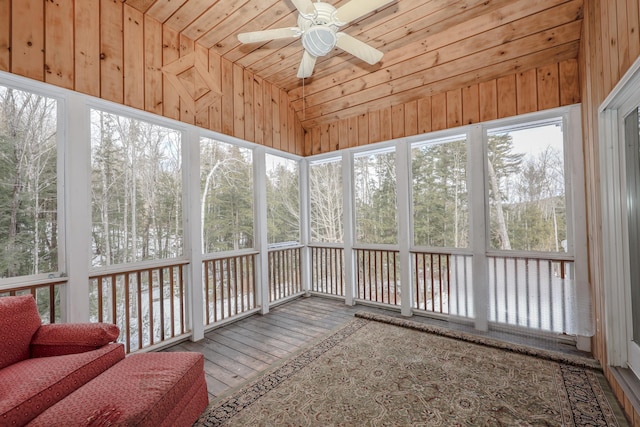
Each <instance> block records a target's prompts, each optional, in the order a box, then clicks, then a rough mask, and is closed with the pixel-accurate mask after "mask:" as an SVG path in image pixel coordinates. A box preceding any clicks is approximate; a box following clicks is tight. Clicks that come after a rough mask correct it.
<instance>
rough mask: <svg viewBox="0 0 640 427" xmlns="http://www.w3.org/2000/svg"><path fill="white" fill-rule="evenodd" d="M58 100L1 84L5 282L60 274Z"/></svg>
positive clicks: (0, 252) (0, 226)
mask: <svg viewBox="0 0 640 427" xmlns="http://www.w3.org/2000/svg"><path fill="white" fill-rule="evenodd" d="M57 114H58V112H57V101H55V100H54V99H51V98H47V97H44V96H41V95H37V94H34V93H30V92H26V91H22V90H17V89H12V88H9V87H3V86H0V210H1V213H0V278H9V277H18V276H29V275H35V274H42V273H53V272H57V271H58V270H59V268H60V266H59V265H58V250H59V248H60V245H61V241H60V240H61V239H60V237H61V236H59V235H58V233H59V218H58V203H57V200H58V170H57V161H58V148H57V139H56V138H57Z"/></svg>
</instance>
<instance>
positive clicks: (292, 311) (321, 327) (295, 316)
mask: <svg viewBox="0 0 640 427" xmlns="http://www.w3.org/2000/svg"><path fill="white" fill-rule="evenodd" d="M358 311H369V312H377V313H383V314H386V315H389V316H400V313H398V312H394V311H388V310H383V309H380V308H376V307H369V306H364V305H357V306H354V307H350V306H347V305H345V304H344V302H342V301H338V300H333V299H328V298H322V297H316V296H313V297H309V298H299V299H296V300H293V301H290V302H287V303H285V304H282V305H278V306H276V307H273V308H272V309H271V310H270V312H269V314H267V315H264V316H263V315H260V314H254V315H252V316H250V317H247V318H245V319H242V320H239V321H237V322H234V323H231V324H227V325H225V326H222V327H220V328H217V329H214V330H212V331H210V332H207V333H206V334H205V338H204V339H203V340H201V341H199V342H191V341H185V342H182V343H180V344H177V345H174V346H172V347H170V348H168V349H165V350H164V351H199V352H201V353H203V354H204V357H205V373H206V380H207V386H208V390H209V399H210V400H213V399H214V398H216V397H217V396H220V395H221V394H222V393H224V392H226V391H228V390H230V389H232V388H234V387H237V386H239V385H241V384H242V383H244V382H245V381H247V380H249V379H251V378H253V377H255V376H256V375H258V374H260V373H261V372H263V371H265V370H267V369H269V368H270V367H271V366H272V365H273V364H275V363H278V362H280V361H282V360H283V359H287V358H289V357H290V356H291V355H292V354H294V353H295V352H297V351H298V350H300V349H301V348H303V347H305V346H306V345H309V344H310V343H311V342H313V341H315V340H318V339H320V338H321V337H322V336H324V335H326V334H328V333H329V332H331V331H332V330H334V329H336V328H339V327H340V326H342V325H344V324H345V323H347V322H348V321H350V320H351V319H352V318H353V316H354V313H356V312H358ZM411 320H413V321H417V322H424V323H429V324H437V325H441V326H446V327H454V328H456V329H463V330H467V331H470V332H474V331H473V329H471V328H469V327H468V326H464V325H457V324H452V323H450V322H447V321H442V320H434V319H430V318H427V317H422V316H413V317H411ZM490 334H491V336H492V337H494V338H501V339H505V340H508V341H512V342H518V343H520V344H528V345H532V346H536V347H542V348H547V349H551V350H556V351H561V352H565V353H574V354H580V355H585V354H584V353H581V352H578V351H577V350H576V349H575V347H572V346H570V345H567V344H563V343H560V342H556V341H554V340H548V339H540V338H533V337H523V336H516V335H512V334H505V333H502V334H498V333H496V332H491V333H490Z"/></svg>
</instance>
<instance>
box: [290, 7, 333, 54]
mask: <svg viewBox="0 0 640 427" xmlns="http://www.w3.org/2000/svg"><path fill="white" fill-rule="evenodd" d="M314 7H315V13H314V14H313V15H311V14H309V15H303V14H300V15H299V17H298V26H299V27H300V29H301V30H302V31H303V33H302V46H304V48H305V49H306V50H307V52H309V53H310V54H311V55H313V56H315V57H320V56H325V55H326V54H328V53H329V52H331V50H333V48H334V47H335V46H336V43H337V41H338V39H337V37H336V32H337V31H338V25H336V20H335V17H334V15H335V12H336V8H335V7H333V6H332V5H330V4H327V3H322V2H318V3H314Z"/></svg>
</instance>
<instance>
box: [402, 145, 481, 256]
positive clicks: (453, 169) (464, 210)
mask: <svg viewBox="0 0 640 427" xmlns="http://www.w3.org/2000/svg"><path fill="white" fill-rule="evenodd" d="M411 168H412V177H413V181H412V203H413V206H412V207H413V240H414V245H416V246H427V247H450V248H466V247H468V245H469V204H468V199H467V138H466V135H462V136H456V137H452V138H447V139H442V140H436V141H428V142H426V143H420V144H414V145H413V147H412V149H411Z"/></svg>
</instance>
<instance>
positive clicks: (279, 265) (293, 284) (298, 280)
mask: <svg viewBox="0 0 640 427" xmlns="http://www.w3.org/2000/svg"><path fill="white" fill-rule="evenodd" d="M300 249H301V248H300V247H294V248H282V249H270V250H269V301H270V302H275V301H278V300H281V299H284V298H287V297H289V296H292V295H295V294H298V293H300V292H302V277H301V265H300V264H301V263H300V261H301V257H300Z"/></svg>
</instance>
